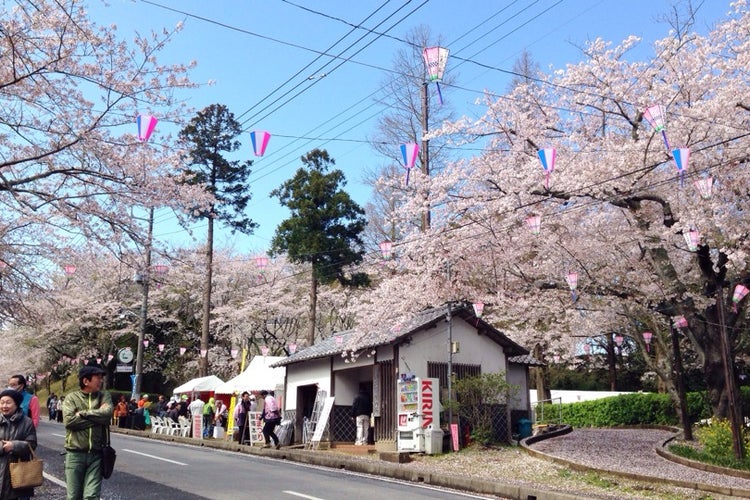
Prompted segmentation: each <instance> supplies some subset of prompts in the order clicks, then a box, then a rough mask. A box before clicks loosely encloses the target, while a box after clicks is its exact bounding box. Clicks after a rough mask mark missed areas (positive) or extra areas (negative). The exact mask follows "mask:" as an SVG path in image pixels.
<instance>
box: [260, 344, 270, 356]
mask: <svg viewBox="0 0 750 500" xmlns="http://www.w3.org/2000/svg"><path fill="white" fill-rule="evenodd" d="M268 351H270V349H269V348H268V346H265V345H264V346H261V348H260V353H261V354H262V355H263V356H268Z"/></svg>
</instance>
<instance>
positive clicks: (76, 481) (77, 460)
mask: <svg viewBox="0 0 750 500" xmlns="http://www.w3.org/2000/svg"><path fill="white" fill-rule="evenodd" d="M105 374H106V372H105V371H104V370H103V369H101V368H100V367H98V366H94V365H92V364H88V365H86V366H84V367H82V368H81V369H80V370H79V371H78V385H79V387H80V390H77V391H74V392H71V393H70V394H68V396H67V397H66V398H65V401H63V423H64V424H65V483H66V486H67V490H68V500H82V499H84V498H85V499H98V498H99V497H100V495H101V489H102V468H101V466H102V451H101V450H102V446H104V445H105V444H106V443H107V432H109V430H108V429H107V427H109V422H110V421H111V420H112V398H111V396H110V395H109V393H106V392H102V391H101V388H102V379H103V377H104V375H105Z"/></svg>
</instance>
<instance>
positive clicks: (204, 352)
mask: <svg viewBox="0 0 750 500" xmlns="http://www.w3.org/2000/svg"><path fill="white" fill-rule="evenodd" d="M206 356H208V349H201V358H205V357H206Z"/></svg>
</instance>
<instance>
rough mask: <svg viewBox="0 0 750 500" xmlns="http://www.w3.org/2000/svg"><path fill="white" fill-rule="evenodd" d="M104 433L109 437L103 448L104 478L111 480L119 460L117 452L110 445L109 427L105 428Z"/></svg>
mask: <svg viewBox="0 0 750 500" xmlns="http://www.w3.org/2000/svg"><path fill="white" fill-rule="evenodd" d="M104 432H105V434H106V435H107V444H105V445H103V446H102V477H103V478H104V479H109V478H110V476H112V471H114V470H115V460H116V459H117V452H115V449H114V448H112V446H110V444H109V426H108V425H105V426H104Z"/></svg>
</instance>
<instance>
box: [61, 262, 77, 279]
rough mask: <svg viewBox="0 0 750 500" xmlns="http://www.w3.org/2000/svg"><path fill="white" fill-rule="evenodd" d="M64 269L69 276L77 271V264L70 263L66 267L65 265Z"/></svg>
mask: <svg viewBox="0 0 750 500" xmlns="http://www.w3.org/2000/svg"><path fill="white" fill-rule="evenodd" d="M63 271H65V274H66V275H67V276H73V275H74V274H75V273H76V266H74V265H72V264H68V265H66V266H65V267H63Z"/></svg>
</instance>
